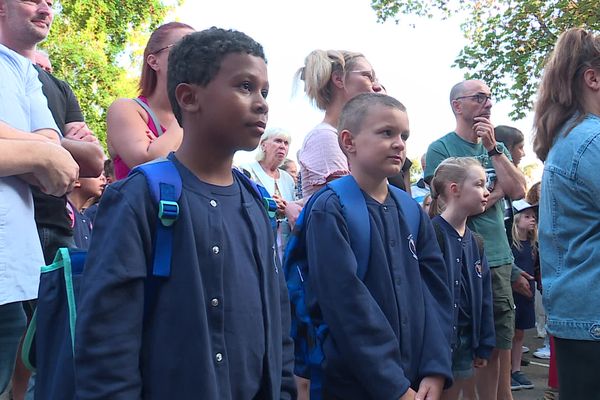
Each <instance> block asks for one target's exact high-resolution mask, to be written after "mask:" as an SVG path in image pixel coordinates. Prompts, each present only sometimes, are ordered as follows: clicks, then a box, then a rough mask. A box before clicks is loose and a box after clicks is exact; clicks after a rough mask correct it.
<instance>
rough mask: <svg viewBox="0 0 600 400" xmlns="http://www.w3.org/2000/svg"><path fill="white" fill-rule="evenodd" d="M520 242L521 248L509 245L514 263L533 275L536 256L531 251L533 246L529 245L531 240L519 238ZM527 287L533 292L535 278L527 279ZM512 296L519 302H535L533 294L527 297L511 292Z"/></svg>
mask: <svg viewBox="0 0 600 400" xmlns="http://www.w3.org/2000/svg"><path fill="white" fill-rule="evenodd" d="M520 242H521V249H517V248H516V247H515V246H514V245H513V246H511V248H512V253H513V256H514V257H515V264H516V265H517V267H519V268H521V269H522V270H523V271H525V272H527V273H528V274H529V275H531V276H535V268H536V265H535V259H536V257H535V255H534V252H533V247H532V246H531V241H530V240H521V241H520ZM529 288H530V289H531V293H535V280H533V279H532V280H530V281H529ZM513 297H514V298H515V302H518V303H519V304H527V303H533V302H535V296H534V297H527V296H523V295H522V294H520V293H516V292H513Z"/></svg>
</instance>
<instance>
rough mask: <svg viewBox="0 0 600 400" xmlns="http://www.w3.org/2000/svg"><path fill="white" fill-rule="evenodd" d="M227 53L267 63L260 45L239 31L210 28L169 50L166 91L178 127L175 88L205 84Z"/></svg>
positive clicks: (184, 39) (178, 114)
mask: <svg viewBox="0 0 600 400" xmlns="http://www.w3.org/2000/svg"><path fill="white" fill-rule="evenodd" d="M231 53H246V54H250V55H253V56H256V57H260V58H262V59H263V60H265V62H267V59H266V58H265V54H264V51H263V48H262V46H261V45H260V44H259V43H258V42H256V41H255V40H254V39H252V38H251V37H249V36H248V35H246V34H245V33H243V32H239V31H235V30H232V29H229V30H225V29H221V28H217V27H214V26H213V27H212V28H209V29H205V30H203V31H200V32H194V33H191V34H189V35H187V36H185V37H184V38H183V39H181V40H180V41H179V43H178V44H177V45H175V46H174V47H173V48H172V49H171V52H170V54H169V68H168V73H167V91H168V93H169V101H170V102H171V107H172V108H173V114H175V118H177V121H178V122H179V125H181V126H183V123H182V117H181V108H180V107H179V104H178V103H177V99H176V97H175V88H177V85H179V84H180V83H192V84H196V85H200V86H206V85H208V83H209V82H210V81H211V80H212V79H213V78H214V77H215V75H217V73H218V72H219V68H221V62H222V61H223V58H225V56H227V55H228V54H231Z"/></svg>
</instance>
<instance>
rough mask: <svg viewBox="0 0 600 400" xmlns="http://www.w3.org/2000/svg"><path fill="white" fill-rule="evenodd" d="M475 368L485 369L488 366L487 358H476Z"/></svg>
mask: <svg viewBox="0 0 600 400" xmlns="http://www.w3.org/2000/svg"><path fill="white" fill-rule="evenodd" d="M473 366H474V367H475V368H485V367H486V366H487V360H486V359H485V358H479V357H475V359H474V360H473Z"/></svg>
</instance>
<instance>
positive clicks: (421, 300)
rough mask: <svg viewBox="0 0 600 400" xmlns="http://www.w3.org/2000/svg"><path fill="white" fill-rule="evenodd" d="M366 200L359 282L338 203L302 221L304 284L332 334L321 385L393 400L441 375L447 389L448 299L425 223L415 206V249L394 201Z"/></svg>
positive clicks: (330, 196)
mask: <svg viewBox="0 0 600 400" xmlns="http://www.w3.org/2000/svg"><path fill="white" fill-rule="evenodd" d="M365 198H366V201H367V207H368V209H369V219H370V224H371V250H370V260H369V266H368V269H367V272H366V275H365V279H364V281H361V280H360V278H359V277H358V276H357V275H356V268H357V265H356V258H355V256H354V253H353V252H352V248H351V247H350V239H349V236H348V228H347V225H346V222H345V220H344V218H343V216H342V213H341V206H340V202H339V199H338V197H337V196H336V195H335V194H334V193H333V192H332V191H331V190H327V191H325V192H324V193H323V194H322V195H320V196H319V198H318V199H317V200H316V201H315V203H314V206H313V208H312V210H311V212H310V214H309V217H308V219H307V250H308V262H309V265H310V268H311V274H310V278H309V283H310V285H311V287H312V292H313V293H314V295H315V298H316V299H314V300H316V302H317V303H318V305H319V306H320V308H321V312H322V316H323V319H324V320H325V321H326V322H327V324H328V325H329V329H330V332H329V335H328V336H327V338H326V339H325V342H324V346H323V352H324V354H325V363H324V374H325V375H324V384H323V386H324V389H325V391H327V392H328V393H330V394H332V395H333V396H335V397H339V398H343V399H345V400H352V399H357V400H358V399H360V400H365V399H377V400H386V399H393V400H397V399H398V398H399V397H400V396H402V395H403V394H404V393H405V392H406V390H408V388H409V386H412V387H413V388H416V387H418V384H419V383H420V381H421V379H422V378H424V377H426V376H432V375H441V376H443V377H445V378H446V379H447V384H449V383H450V381H451V379H452V372H451V357H450V354H451V352H450V343H449V333H450V329H451V328H450V322H451V310H450V302H451V299H450V292H449V290H448V287H447V285H446V281H445V278H446V272H445V265H444V262H443V260H442V256H441V254H440V249H439V246H438V245H437V241H436V240H435V234H434V231H433V228H432V225H431V222H430V221H429V218H428V217H427V216H426V215H425V214H424V213H423V211H422V210H421V209H420V207H419V210H420V213H421V222H420V232H419V235H418V243H417V244H416V248H415V246H414V245H412V246H411V244H410V242H409V239H408V238H409V236H410V231H409V228H408V226H407V224H406V223H405V222H404V220H403V218H402V221H400V220H401V218H400V217H399V210H398V207H397V205H396V203H395V201H394V200H393V199H392V198H390V197H389V196H388V198H387V200H386V201H385V202H384V204H379V203H377V202H376V201H375V200H373V199H371V198H370V197H368V196H366V195H365ZM415 253H416V254H415ZM417 255H418V260H417ZM312 300H313V299H307V301H309V302H311V301H312Z"/></svg>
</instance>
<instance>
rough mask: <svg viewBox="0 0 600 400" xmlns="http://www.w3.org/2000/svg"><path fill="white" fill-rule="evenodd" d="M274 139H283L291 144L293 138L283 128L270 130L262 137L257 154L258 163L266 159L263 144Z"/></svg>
mask: <svg viewBox="0 0 600 400" xmlns="http://www.w3.org/2000/svg"><path fill="white" fill-rule="evenodd" d="M274 137H282V138H284V139H285V140H287V141H288V143H289V144H291V143H292V136H291V135H290V133H289V132H288V131H286V130H285V129H283V128H268V129H267V130H266V131H265V133H263V134H262V136H261V137H260V142H259V144H258V151H257V153H256V161H258V162H260V161H262V160H264V159H265V152H264V151H263V149H262V146H261V145H262V144H263V143H264V142H265V141H266V140H269V139H271V138H274ZM286 156H287V154H286Z"/></svg>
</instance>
